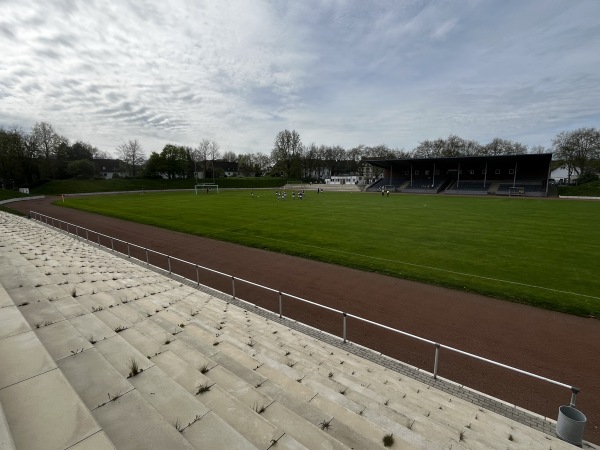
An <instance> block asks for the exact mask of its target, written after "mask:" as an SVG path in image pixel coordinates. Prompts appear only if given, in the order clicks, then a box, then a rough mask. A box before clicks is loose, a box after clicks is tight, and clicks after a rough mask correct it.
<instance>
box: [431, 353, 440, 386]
mask: <svg viewBox="0 0 600 450" xmlns="http://www.w3.org/2000/svg"><path fill="white" fill-rule="evenodd" d="M439 361H440V344H435V360H434V362H433V379H434V380H437V373H438V363H439Z"/></svg>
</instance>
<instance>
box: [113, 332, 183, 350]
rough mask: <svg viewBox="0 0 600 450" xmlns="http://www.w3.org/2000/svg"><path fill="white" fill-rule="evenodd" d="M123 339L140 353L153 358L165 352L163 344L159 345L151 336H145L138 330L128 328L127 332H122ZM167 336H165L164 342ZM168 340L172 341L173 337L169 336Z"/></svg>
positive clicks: (120, 334)
mask: <svg viewBox="0 0 600 450" xmlns="http://www.w3.org/2000/svg"><path fill="white" fill-rule="evenodd" d="M119 336H121V337H122V338H123V339H125V340H126V341H127V342H129V343H130V344H131V345H132V346H133V347H135V348H136V349H137V350H138V351H139V352H140V353H142V354H144V355H146V356H149V357H153V356H155V355H157V354H159V353H160V352H161V351H163V345H162V342H161V343H158V342H156V341H155V340H154V339H152V338H151V337H150V336H148V335H146V334H144V333H143V332H142V331H140V330H139V329H137V328H133V327H132V328H128V329H127V330H124V331H121V332H120V333H119ZM166 337H167V335H164V336H163V342H166V341H164V339H165V338H166ZM168 338H170V339H172V336H170V335H168Z"/></svg>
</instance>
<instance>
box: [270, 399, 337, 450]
mask: <svg viewBox="0 0 600 450" xmlns="http://www.w3.org/2000/svg"><path fill="white" fill-rule="evenodd" d="M262 416H263V417H264V418H265V419H267V420H268V421H269V422H271V423H272V424H274V425H276V426H277V427H278V428H279V429H281V430H282V431H284V432H285V433H287V434H289V435H291V436H293V437H294V439H296V440H297V441H298V442H300V443H301V444H303V445H304V446H306V447H308V448H310V449H314V450H347V449H348V447H347V446H346V445H344V444H342V443H341V442H339V441H338V440H337V439H335V438H333V437H331V436H330V435H329V434H327V433H326V432H324V431H322V430H321V429H320V428H319V427H318V426H315V425H313V424H311V423H310V422H308V421H307V420H305V419H304V418H302V417H300V416H299V415H297V414H295V413H293V412H292V411H290V410H289V409H287V408H285V407H284V406H282V405H280V404H279V403H277V402H275V403H273V404H272V405H270V406H269V407H268V408H267V409H266V410H265V412H263V413H262Z"/></svg>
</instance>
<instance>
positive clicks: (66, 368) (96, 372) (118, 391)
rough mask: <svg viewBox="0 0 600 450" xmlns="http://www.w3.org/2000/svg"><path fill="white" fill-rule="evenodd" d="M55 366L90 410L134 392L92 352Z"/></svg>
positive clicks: (113, 369)
mask: <svg viewBox="0 0 600 450" xmlns="http://www.w3.org/2000/svg"><path fill="white" fill-rule="evenodd" d="M57 365H58V367H59V368H60V369H61V370H62V371H63V373H64V375H65V377H66V378H67V379H68V380H69V382H70V383H71V386H73V389H75V391H76V392H77V394H79V397H81V399H82V400H83V402H84V403H85V405H86V406H87V407H88V408H89V409H90V410H94V409H96V408H98V407H99V406H100V405H103V404H104V403H106V402H108V401H110V400H111V399H114V398H116V397H119V396H121V395H123V394H126V393H127V392H129V391H131V390H132V389H133V386H132V385H131V384H130V383H129V382H128V381H127V380H126V379H125V377H123V375H121V374H120V373H119V372H118V371H117V370H116V369H115V368H114V367H113V365H112V364H110V363H109V362H108V361H107V360H106V358H104V357H103V356H102V355H101V354H100V352H98V350H96V349H95V348H92V349H90V350H86V351H85V352H83V353H78V354H77V355H73V356H72V357H70V358H64V359H62V360H60V361H58V362H57Z"/></svg>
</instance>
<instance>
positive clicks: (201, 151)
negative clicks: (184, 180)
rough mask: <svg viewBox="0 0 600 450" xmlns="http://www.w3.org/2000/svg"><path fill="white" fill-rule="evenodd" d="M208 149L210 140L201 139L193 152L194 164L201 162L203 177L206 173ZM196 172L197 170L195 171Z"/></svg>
mask: <svg viewBox="0 0 600 450" xmlns="http://www.w3.org/2000/svg"><path fill="white" fill-rule="evenodd" d="M209 148H210V140H209V139H202V140H201V141H200V144H198V147H196V151H195V158H197V159H195V162H196V163H198V162H202V163H203V165H204V177H206V173H207V172H208V149H209ZM196 172H197V169H196Z"/></svg>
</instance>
